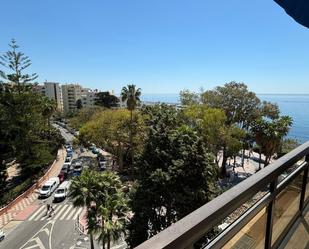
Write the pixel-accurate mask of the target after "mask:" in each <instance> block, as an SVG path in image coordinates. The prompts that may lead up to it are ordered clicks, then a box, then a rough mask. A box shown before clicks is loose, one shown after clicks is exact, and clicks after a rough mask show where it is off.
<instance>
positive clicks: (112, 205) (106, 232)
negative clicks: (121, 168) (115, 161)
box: [95, 172, 128, 249]
mask: <svg viewBox="0 0 309 249" xmlns="http://www.w3.org/2000/svg"><path fill="white" fill-rule="evenodd" d="M98 183H99V184H98V186H99V188H98V189H99V191H98V193H99V195H100V197H99V199H98V200H99V205H98V212H97V215H98V217H99V218H98V220H99V221H100V222H99V223H98V226H96V230H95V233H96V234H97V235H98V240H99V241H101V242H102V245H103V249H105V244H107V249H110V246H111V241H117V240H118V239H119V238H120V237H121V235H122V234H124V232H125V223H126V220H127V213H128V205H127V200H126V198H125V197H124V193H123V191H122V185H121V182H120V180H119V177H118V176H116V175H115V174H113V173H111V172H104V173H103V174H101V175H100V177H99V181H98Z"/></svg>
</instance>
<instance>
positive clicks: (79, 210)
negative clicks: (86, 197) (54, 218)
mask: <svg viewBox="0 0 309 249" xmlns="http://www.w3.org/2000/svg"><path fill="white" fill-rule="evenodd" d="M82 210H83V208H82V207H81V208H79V209H78V210H77V212H76V214H75V215H74V217H73V220H76V219H77V216H78V215H79V214H80V212H81V211H82Z"/></svg>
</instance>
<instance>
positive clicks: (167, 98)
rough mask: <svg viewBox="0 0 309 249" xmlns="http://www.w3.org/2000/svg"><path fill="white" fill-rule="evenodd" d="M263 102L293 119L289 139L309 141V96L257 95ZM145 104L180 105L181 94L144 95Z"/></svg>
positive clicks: (142, 98)
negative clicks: (274, 106)
mask: <svg viewBox="0 0 309 249" xmlns="http://www.w3.org/2000/svg"><path fill="white" fill-rule="evenodd" d="M257 96H258V97H259V98H260V99H261V100H262V101H264V100H265V101H269V102H272V103H277V104H278V106H279V108H280V111H281V115H288V116H290V117H292V118H293V126H292V128H291V130H290V132H289V134H288V136H287V137H289V138H295V139H297V140H299V142H301V143H304V142H306V141H308V140H309V115H308V114H309V94H257ZM141 100H142V101H143V102H156V103H168V104H179V103H180V100H179V94H177V93H166V94H150V93H145V94H142V96H141Z"/></svg>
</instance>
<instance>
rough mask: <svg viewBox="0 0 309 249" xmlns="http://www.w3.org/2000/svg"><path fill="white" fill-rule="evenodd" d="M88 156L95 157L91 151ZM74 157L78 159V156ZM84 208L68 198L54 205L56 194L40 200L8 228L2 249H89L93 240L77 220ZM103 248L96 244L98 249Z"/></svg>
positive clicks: (118, 248) (119, 246)
mask: <svg viewBox="0 0 309 249" xmlns="http://www.w3.org/2000/svg"><path fill="white" fill-rule="evenodd" d="M54 126H55V127H56V128H58V129H59V130H60V132H61V134H62V136H63V137H64V138H65V140H66V142H72V141H73V139H74V136H73V135H72V134H70V133H68V132H67V131H66V129H64V128H62V127H60V126H58V125H54ZM85 155H86V156H95V155H94V154H92V153H91V152H90V151H87V152H85ZM73 158H77V154H76V153H74V155H73ZM48 203H49V204H51V205H52V207H53V208H54V209H55V214H54V215H52V216H51V217H49V216H47V215H46V211H47V204H48ZM81 212H82V208H74V207H73V205H72V203H71V202H70V200H68V199H65V200H64V201H62V202H59V203H53V195H52V196H51V197H49V198H46V199H37V200H36V201H35V202H34V203H33V204H32V205H31V206H29V207H27V208H26V209H25V210H23V211H22V212H21V213H20V214H18V217H17V218H16V219H15V220H13V221H12V222H11V223H13V224H12V225H10V223H9V224H8V227H10V228H9V229H5V232H6V234H7V236H6V237H5V239H4V240H3V241H2V242H0V249H32V248H33V249H86V248H90V242H89V238H88V236H86V235H83V234H81V233H80V232H79V231H78V229H77V220H78V217H79V215H80V214H81ZM98 248H101V247H100V245H99V243H98V241H95V249H98ZM112 248H114V249H124V248H126V244H125V243H124V242H123V240H122V241H119V242H118V243H117V244H116V245H114V246H113V247H112Z"/></svg>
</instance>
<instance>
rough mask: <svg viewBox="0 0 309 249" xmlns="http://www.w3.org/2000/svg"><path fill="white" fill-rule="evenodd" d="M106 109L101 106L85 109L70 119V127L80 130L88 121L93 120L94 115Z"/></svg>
mask: <svg viewBox="0 0 309 249" xmlns="http://www.w3.org/2000/svg"><path fill="white" fill-rule="evenodd" d="M104 109H105V108H103V107H101V106H92V107H84V108H82V109H80V110H78V112H76V113H75V115H73V116H72V117H70V118H68V119H67V120H68V123H69V125H70V127H72V128H75V129H78V130H79V129H80V128H81V127H82V126H83V125H85V124H86V123H87V122H88V121H90V120H92V118H93V116H94V115H97V114H98V113H100V112H102V111H104Z"/></svg>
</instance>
